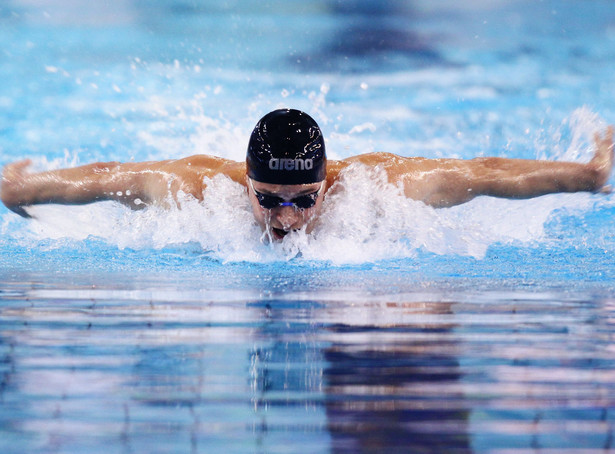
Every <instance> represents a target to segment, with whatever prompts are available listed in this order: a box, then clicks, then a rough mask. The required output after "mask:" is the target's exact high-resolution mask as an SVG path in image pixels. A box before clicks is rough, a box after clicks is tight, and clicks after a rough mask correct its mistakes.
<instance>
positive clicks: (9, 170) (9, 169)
mask: <svg viewBox="0 0 615 454" xmlns="http://www.w3.org/2000/svg"><path fill="white" fill-rule="evenodd" d="M30 164H32V161H31V160H29V159H24V160H22V161H17V162H13V163H11V164H7V165H6V166H5V167H4V170H3V172H2V186H1V187H0V199H2V202H3V203H4V204H5V205H6V207H7V208H8V209H9V210H11V211H13V212H15V213H17V214H18V215H20V216H23V217H24V218H29V217H31V216H30V215H29V214H28V213H27V212H26V210H24V209H23V208H22V205H21V203H20V199H21V198H23V195H24V191H25V190H26V181H27V179H28V175H29V174H28V173H27V172H26V168H27V167H28V166H29V165H30Z"/></svg>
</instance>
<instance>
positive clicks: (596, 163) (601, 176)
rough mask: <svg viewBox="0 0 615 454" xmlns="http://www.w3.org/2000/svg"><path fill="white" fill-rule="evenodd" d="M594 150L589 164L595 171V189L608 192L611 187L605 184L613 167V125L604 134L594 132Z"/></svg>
mask: <svg viewBox="0 0 615 454" xmlns="http://www.w3.org/2000/svg"><path fill="white" fill-rule="evenodd" d="M594 142H595V144H596V152H595V153H594V157H593V158H592V160H591V161H590V162H589V164H588V165H589V166H590V167H591V168H592V169H593V170H594V171H595V172H596V191H599V192H604V193H610V192H611V187H610V186H605V184H606V182H607V181H608V179H609V175H610V174H611V169H612V168H613V126H609V127H608V128H607V130H606V133H605V134H604V136H601V135H600V133H598V132H597V133H596V134H594Z"/></svg>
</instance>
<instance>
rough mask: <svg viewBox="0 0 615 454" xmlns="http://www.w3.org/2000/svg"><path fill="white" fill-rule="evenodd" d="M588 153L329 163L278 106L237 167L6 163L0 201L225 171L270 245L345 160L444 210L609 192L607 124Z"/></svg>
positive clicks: (138, 197) (145, 195) (310, 210)
mask: <svg viewBox="0 0 615 454" xmlns="http://www.w3.org/2000/svg"><path fill="white" fill-rule="evenodd" d="M594 140H595V148H596V150H595V154H594V156H593V158H592V159H591V161H590V162H589V163H586V164H582V163H575V162H555V161H539V160H524V159H507V158H495V157H493V158H475V159H470V160H460V159H427V158H417V157H408V158H407V157H401V156H397V155H394V154H390V153H369V154H363V155H358V156H353V157H350V158H346V159H343V160H340V161H333V160H330V161H327V158H326V153H325V141H324V138H323V135H322V132H321V130H320V128H319V127H318V125H317V124H316V122H315V121H314V120H313V119H312V118H311V117H310V116H309V115H307V114H306V113H304V112H300V111H298V110H293V109H280V110H275V111H273V112H270V113H268V114H267V115H265V116H264V117H263V118H262V119H261V120H260V121H259V122H258V123H257V125H256V127H255V128H254V131H253V132H252V135H251V137H250V140H249V143H248V151H247V158H246V161H245V162H236V161H231V160H228V159H223V158H217V157H213V156H207V155H195V156H191V157H187V158H183V159H177V160H165V161H155V162H154V161H152V162H140V163H119V162H107V163H95V164H89V165H84V166H80V167H75V168H68V169H60V170H52V171H47V172H40V173H30V172H28V171H27V168H28V166H29V165H30V160H23V161H19V162H15V163H12V164H8V165H7V166H6V167H5V168H4V171H3V174H2V186H1V188H0V190H1V194H0V197H1V198H2V202H3V203H4V204H5V205H6V207H7V208H8V209H10V210H12V211H14V212H15V213H17V214H19V215H21V216H24V217H30V216H29V214H28V212H27V207H28V206H31V205H37V204H45V203H57V204H86V203H92V202H97V201H103V200H115V201H118V202H121V203H123V204H125V205H127V206H129V207H131V208H133V209H141V208H144V207H146V206H148V205H152V204H165V203H168V201H169V200H170V199H169V196H171V197H172V198H174V199H175V200H177V199H178V195H179V193H180V192H183V193H185V194H189V195H192V196H194V197H195V198H196V199H198V200H203V191H204V189H205V185H206V183H205V180H206V179H207V178H212V177H214V176H216V175H219V174H222V175H226V176H227V177H228V178H230V179H231V180H233V181H235V182H237V183H239V184H241V185H243V186H245V188H246V194H247V196H248V197H249V199H250V203H251V206H252V211H253V213H254V217H255V219H256V221H257V223H258V224H259V225H260V226H261V228H262V229H263V231H264V232H265V233H266V234H267V236H269V238H271V239H273V240H281V239H282V238H284V236H285V235H286V234H288V232H290V231H293V230H300V229H303V228H305V229H306V232H307V233H310V231H311V230H312V228H313V226H314V223H315V220H316V219H317V216H318V214H319V212H320V209H321V206H322V203H323V200H324V198H325V196H326V195H327V193H328V191H330V190H332V188H333V187H334V183H335V182H336V181H338V180H339V178H340V175H341V173H342V172H343V170H344V169H345V168H347V167H348V166H350V165H351V164H353V163H360V164H363V165H365V166H368V167H373V168H376V167H377V168H380V169H382V170H383V171H384V172H385V173H386V175H387V177H388V181H389V182H390V183H392V184H395V185H398V186H399V187H400V188H401V189H402V190H403V192H404V194H405V195H406V196H407V197H409V198H411V199H414V200H419V201H422V202H424V203H426V204H427V205H431V206H434V207H450V206H453V205H458V204H461V203H464V202H468V201H469V200H472V199H473V198H475V197H477V196H492V197H503V198H513V199H525V198H531V197H538V196H541V195H545V194H551V193H558V192H578V191H588V192H608V191H609V188H608V187H605V184H606V183H607V180H608V178H609V175H610V172H611V167H612V164H613V127H609V128H608V129H607V131H606V133H605V134H604V135H601V134H598V133H596V134H595V137H594Z"/></svg>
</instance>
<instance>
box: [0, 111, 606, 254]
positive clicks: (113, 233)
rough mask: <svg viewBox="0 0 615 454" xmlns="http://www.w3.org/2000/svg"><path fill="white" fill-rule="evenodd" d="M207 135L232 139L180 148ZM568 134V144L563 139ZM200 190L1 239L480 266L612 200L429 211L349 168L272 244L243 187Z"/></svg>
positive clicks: (496, 203)
mask: <svg viewBox="0 0 615 454" xmlns="http://www.w3.org/2000/svg"><path fill="white" fill-rule="evenodd" d="M601 124H602V123H601V121H600V119H599V118H598V117H597V116H596V115H595V114H593V113H592V112H590V111H589V110H587V109H579V110H577V111H575V112H574V113H573V115H571V117H570V118H569V119H567V120H566V121H565V122H563V123H562V126H561V127H560V129H559V130H558V132H557V133H556V134H554V135H553V136H552V137H555V139H556V140H554V139H553V138H552V139H551V140H552V141H553V140H554V141H555V143H556V144H560V143H570V145H569V146H568V148H567V149H563V148H560V147H559V146H555V147H554V148H553V150H552V151H551V153H550V158H551V159H571V160H579V161H583V160H587V159H589V156H590V155H591V153H592V151H593V150H592V143H591V142H592V141H591V137H592V135H593V133H594V132H595V131H596V128H597V126H598V127H599V126H600V125H601ZM212 129H213V130H214V131H218V132H219V134H217V135H213V137H214V138H217V139H220V137H224V138H225V139H224V140H223V141H222V142H223V143H226V144H230V143H231V142H232V141H233V139H234V138H235V139H236V138H237V136H238V134H239V133H238V132H237V130H236V129H235V128H234V127H232V126H230V125H228V124H226V123H224V124H222V123H219V122H216V121H214V120H208V121H204V122H203V123H202V129H199V130H198V131H197V132H196V133H195V135H194V136H193V137H190V138H188V139H187V140H188V142H190V143H192V144H193V145H194V146H195V147H196V146H205V148H208V145H207V143H203V142H202V141H203V140H205V139H204V138H205V137H210V136H211V135H210V134H205V133H204V131H209V130H212ZM567 134H569V135H570V140H568V139H567V138H566V139H562V135H567ZM207 140H210V139H207ZM182 143H183V142H182ZM196 144H200V145H196ZM175 145H177V144H175ZM572 153H575V154H572ZM48 166H49V167H53V166H55V163H48ZM206 183H207V189H206V190H205V192H204V195H203V201H202V202H199V201H198V200H196V199H194V198H193V197H190V196H188V195H184V196H182V197H181V203H180V205H179V207H173V208H170V209H164V208H161V207H155V206H152V207H148V208H146V209H144V210H141V211H131V210H130V209H128V208H126V207H123V206H121V205H118V204H116V203H112V202H103V203H97V204H93V205H88V206H57V205H49V206H36V207H31V208H30V209H29V210H30V212H31V213H32V214H33V215H34V216H35V219H33V220H30V221H26V220H22V219H20V218H18V217H17V216H16V215H14V214H12V213H7V214H5V215H3V224H2V233H3V237H4V238H5V240H8V241H17V242H18V243H19V244H20V245H21V246H22V247H25V248H33V247H34V248H37V247H38V248H41V247H43V248H70V247H73V246H71V245H74V244H75V243H78V242H82V241H83V240H85V239H87V238H96V239H100V240H102V241H103V242H105V243H107V244H109V245H111V246H112V247H117V248H119V249H122V250H123V249H129V250H141V251H142V250H145V251H147V250H165V249H168V248H172V247H174V246H177V245H193V246H194V247H195V248H196V249H197V250H199V251H201V253H203V254H205V255H206V256H208V257H212V258H214V259H215V260H219V261H222V262H268V261H280V260H282V261H284V260H308V261H311V260H314V261H324V262H330V263H335V264H347V263H368V262H375V261H380V260H388V259H396V258H413V257H416V255H417V253H418V252H420V251H427V252H429V253H434V254H441V255H460V256H470V257H474V258H477V259H481V258H483V257H485V254H486V253H487V251H488V249H489V247H490V246H492V245H496V244H507V245H513V246H516V245H518V246H524V245H531V244H547V243H548V242H549V241H552V240H553V238H551V237H550V236H549V232H548V231H546V230H545V226H546V225H548V223H549V220H550V219H551V218H552V216H554V213H564V214H566V215H575V214H579V213H581V214H582V213H584V212H588V211H590V210H592V209H595V208H596V206H598V205H602V206H612V205H613V197H612V196H604V195H592V194H584V193H579V194H556V195H550V196H544V197H539V198H536V199H531V200H502V199H495V198H488V197H479V198H477V199H475V200H473V201H471V202H469V203H466V204H463V205H460V206H456V207H452V208H447V209H434V208H431V207H429V206H426V205H425V204H423V203H421V202H417V201H414V200H409V199H407V198H406V197H405V196H404V195H403V193H402V191H401V190H400V188H398V187H396V186H394V185H391V184H389V183H388V182H387V179H386V175H385V174H384V173H383V172H382V171H379V170H377V169H369V168H366V167H364V166H361V165H358V164H356V165H352V166H350V167H349V168H347V169H346V170H345V171H344V173H343V174H342V177H341V179H340V181H338V182H337V183H336V185H335V187H334V188H332V190H331V191H329V193H328V195H327V197H326V199H325V201H324V203H323V211H322V214H321V216H320V218H319V221H318V223H317V225H316V227H315V229H314V231H313V232H312V234H310V235H307V234H306V233H305V231H297V232H291V233H290V234H288V235H287V236H286V237H285V238H284V239H283V241H281V242H271V241H270V239H269V240H268V238H267V237H266V235H263V232H262V231H261V229H260V228H259V227H258V225H257V224H256V222H255V220H254V217H253V215H252V212H251V207H250V203H249V200H248V198H247V197H246V193H245V191H246V190H245V188H244V187H243V186H241V185H239V184H237V183H234V182H232V181H231V180H229V179H228V178H226V177H224V176H217V177H215V178H213V179H211V180H208V181H207V182H206Z"/></svg>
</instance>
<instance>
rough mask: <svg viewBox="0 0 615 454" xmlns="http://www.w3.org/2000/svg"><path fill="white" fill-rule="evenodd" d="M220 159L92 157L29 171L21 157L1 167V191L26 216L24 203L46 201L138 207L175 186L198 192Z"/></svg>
mask: <svg viewBox="0 0 615 454" xmlns="http://www.w3.org/2000/svg"><path fill="white" fill-rule="evenodd" d="M192 164H194V166H193V165H192ZM221 164H222V162H221V161H220V160H216V159H215V158H208V157H199V156H197V157H192V158H186V159H182V160H178V161H158V162H142V163H123V164H122V163H118V162H108V163H96V164H89V165H85V166H80V167H75V168H70V169H60V170H51V171H47V172H40V173H29V172H28V171H27V167H28V166H29V165H30V161H29V160H24V161H19V162H15V163H12V164H9V165H7V166H6V167H5V168H4V172H3V174H2V186H1V188H0V189H1V193H0V197H1V199H2V202H3V203H4V204H5V205H6V206H7V208H9V209H10V210H12V211H14V212H15V213H17V214H19V215H21V216H24V217H29V215H28V213H27V212H26V211H25V210H24V207H27V206H30V205H37V204H44V203H59V204H74V205H80V204H86V203H91V202H97V201H102V200H116V201H119V202H121V203H123V204H125V205H128V206H130V207H131V208H133V209H139V208H143V207H144V206H146V205H147V204H150V203H156V202H163V201H165V200H167V199H168V197H169V195H172V196H175V195H176V194H177V192H178V191H179V190H182V191H184V192H185V193H188V194H192V195H194V196H195V197H197V198H201V197H202V191H203V183H202V176H203V174H207V173H208V172H212V171H214V170H215V169H216V168H217V167H220V165H221Z"/></svg>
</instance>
